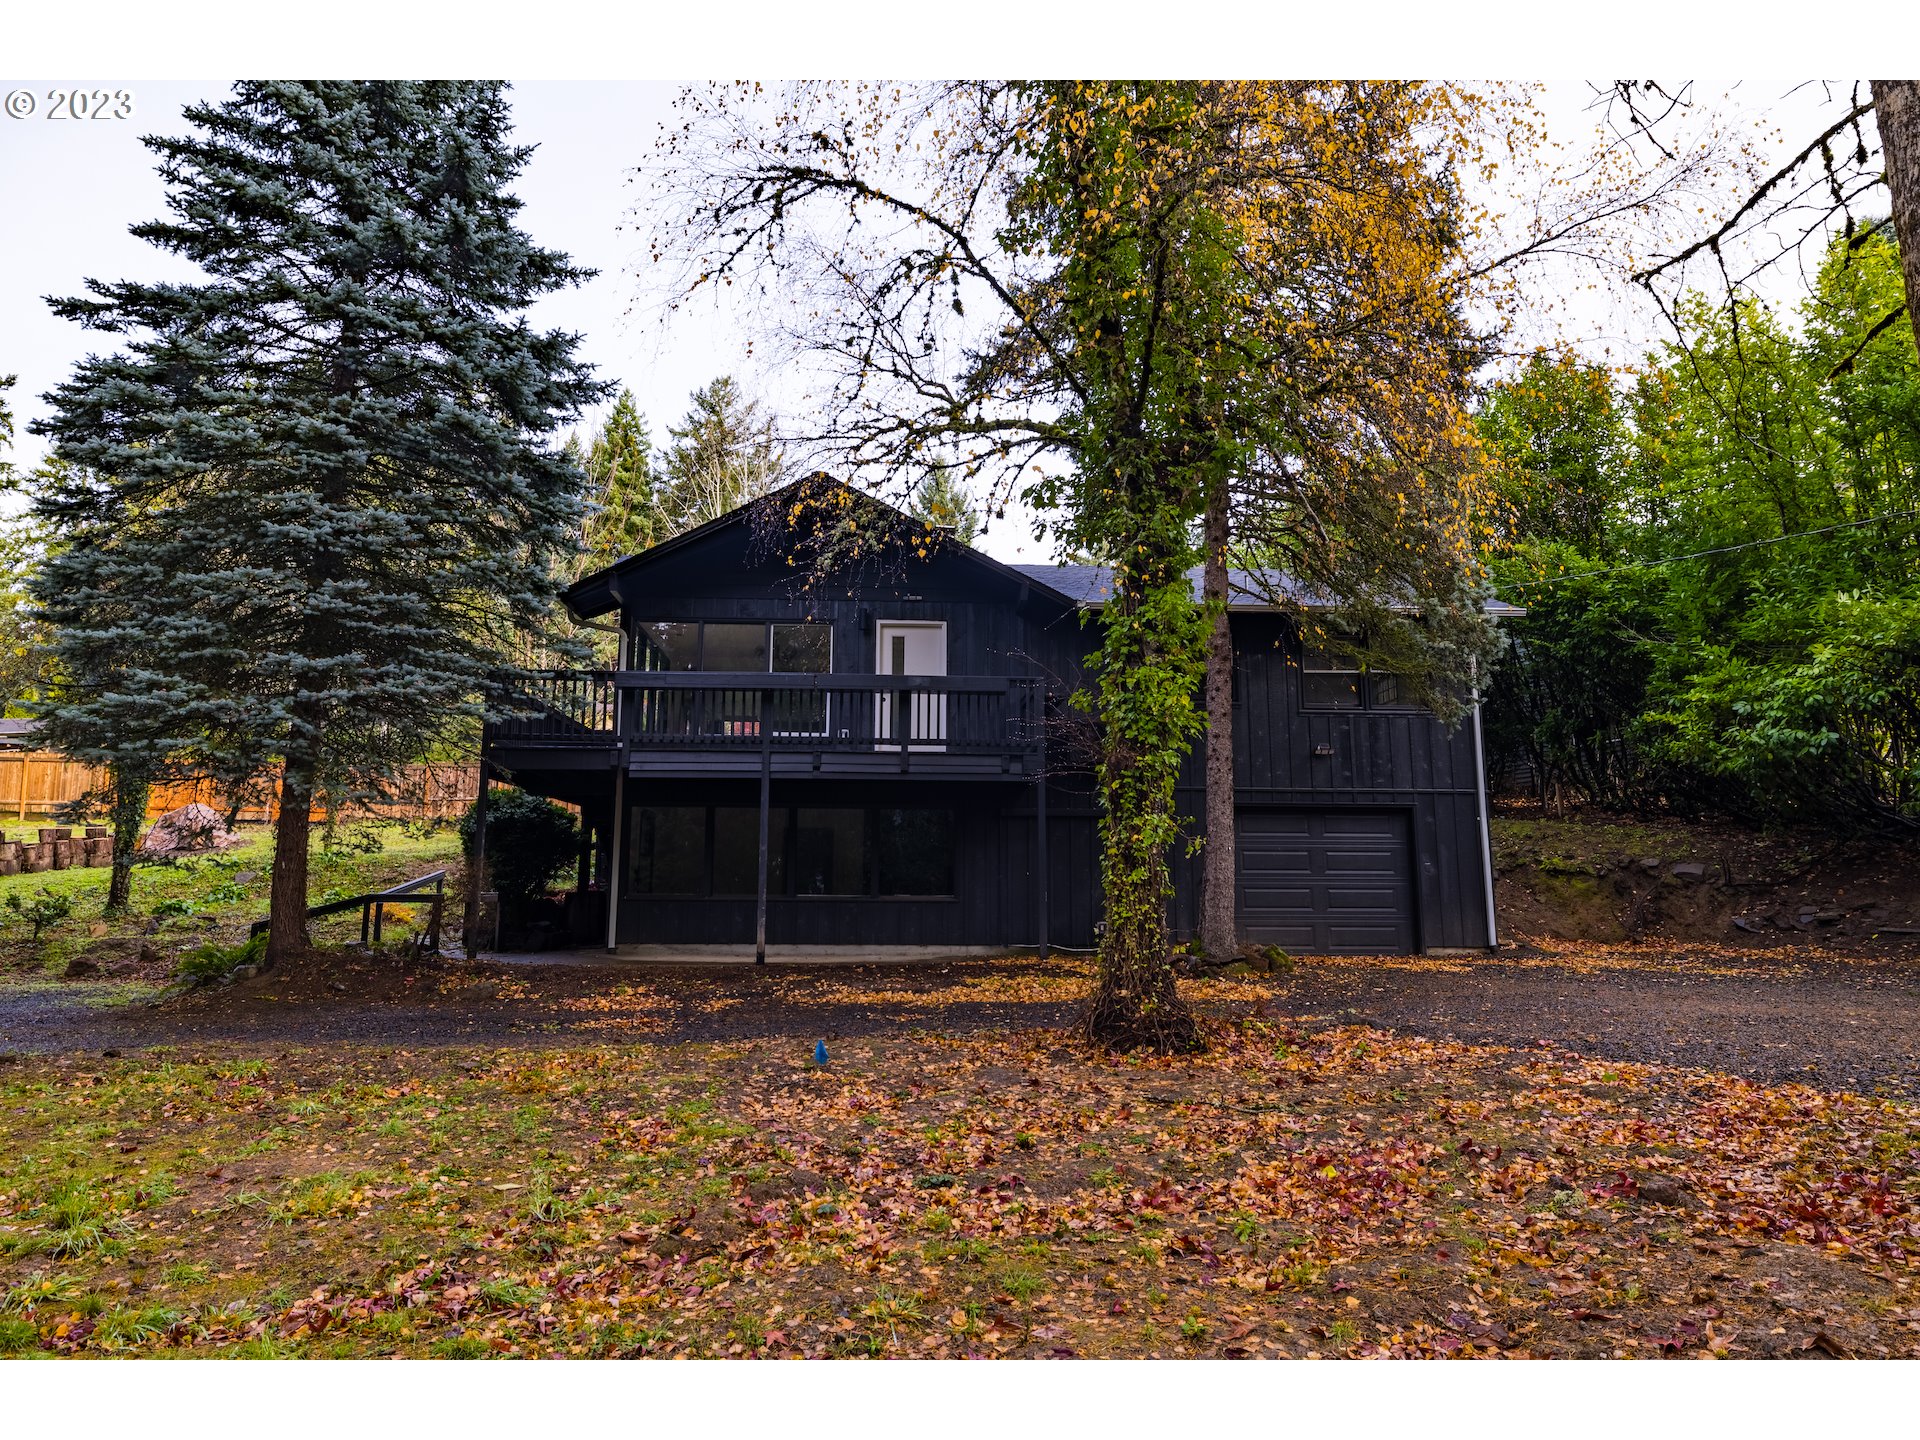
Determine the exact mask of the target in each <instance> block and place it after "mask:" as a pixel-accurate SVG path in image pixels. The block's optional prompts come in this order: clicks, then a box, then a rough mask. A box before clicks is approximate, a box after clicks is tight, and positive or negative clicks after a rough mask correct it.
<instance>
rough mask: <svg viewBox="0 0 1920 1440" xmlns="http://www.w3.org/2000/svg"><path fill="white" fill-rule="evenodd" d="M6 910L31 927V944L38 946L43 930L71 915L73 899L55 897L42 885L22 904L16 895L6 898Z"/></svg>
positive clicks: (61, 896)
mask: <svg viewBox="0 0 1920 1440" xmlns="http://www.w3.org/2000/svg"><path fill="white" fill-rule="evenodd" d="M7 909H9V910H11V911H12V912H13V913H14V914H15V915H18V916H19V917H20V918H21V919H22V920H24V921H26V922H27V924H29V925H31V926H32V927H33V943H34V944H36V945H38V944H39V943H40V933H41V932H42V931H43V930H46V929H47V928H48V927H49V926H53V925H58V924H59V923H60V922H61V921H62V920H65V919H66V918H67V917H68V916H70V915H71V914H73V897H72V896H70V895H56V894H54V893H53V892H52V891H51V890H49V889H47V887H46V886H44V885H42V886H41V887H40V893H39V894H37V895H35V896H34V897H33V898H32V899H31V900H27V901H24V902H23V901H22V900H21V899H20V897H19V896H18V895H9V896H7Z"/></svg>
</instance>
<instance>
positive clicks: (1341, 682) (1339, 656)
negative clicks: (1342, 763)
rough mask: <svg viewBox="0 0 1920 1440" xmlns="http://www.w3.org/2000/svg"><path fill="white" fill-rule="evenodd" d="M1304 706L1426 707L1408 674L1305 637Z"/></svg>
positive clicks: (1302, 668)
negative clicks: (1417, 697) (1375, 665)
mask: <svg viewBox="0 0 1920 1440" xmlns="http://www.w3.org/2000/svg"><path fill="white" fill-rule="evenodd" d="M1300 706H1301V708H1302V709H1304V710H1422V709H1425V708H1426V707H1425V706H1423V705H1421V704H1420V703H1419V702H1417V701H1416V700H1415V699H1414V698H1413V693H1412V687H1411V686H1409V685H1408V684H1407V681H1406V677H1405V676H1401V675H1395V674H1393V673H1391V672H1390V671H1386V670H1369V669H1368V668H1367V667H1366V666H1364V665H1363V664H1361V663H1360V660H1359V657H1358V656H1356V655H1354V654H1353V653H1352V652H1351V651H1348V650H1343V649H1341V648H1340V647H1338V646H1334V645H1317V644H1315V643H1313V642H1312V641H1305V642H1303V643H1302V645H1301V647H1300Z"/></svg>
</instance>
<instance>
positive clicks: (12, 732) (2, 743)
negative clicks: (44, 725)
mask: <svg viewBox="0 0 1920 1440" xmlns="http://www.w3.org/2000/svg"><path fill="white" fill-rule="evenodd" d="M39 728H40V722H39V721H38V720H0V750H5V749H12V748H15V747H18V746H23V745H27V744H29V743H31V742H32V740H33V736H34V732H35V731H37V730H38V729H39Z"/></svg>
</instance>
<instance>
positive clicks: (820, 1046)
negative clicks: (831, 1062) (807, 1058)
mask: <svg viewBox="0 0 1920 1440" xmlns="http://www.w3.org/2000/svg"><path fill="white" fill-rule="evenodd" d="M813 1063H814V1064H816V1065H824V1064H826V1063H827V1042H826V1041H824V1040H816V1041H814V1042H813Z"/></svg>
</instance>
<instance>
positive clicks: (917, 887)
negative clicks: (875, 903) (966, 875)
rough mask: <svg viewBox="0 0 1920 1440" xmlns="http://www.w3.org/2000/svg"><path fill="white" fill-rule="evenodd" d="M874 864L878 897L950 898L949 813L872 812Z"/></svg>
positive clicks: (951, 851) (951, 864)
mask: <svg viewBox="0 0 1920 1440" xmlns="http://www.w3.org/2000/svg"><path fill="white" fill-rule="evenodd" d="M873 855H874V864H875V866H876V868H877V869H878V871H879V875H878V879H879V886H878V889H879V892H880V893H881V894H882V895H951V894H953V812H952V811H951V810H878V811H875V812H874V836H873Z"/></svg>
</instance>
